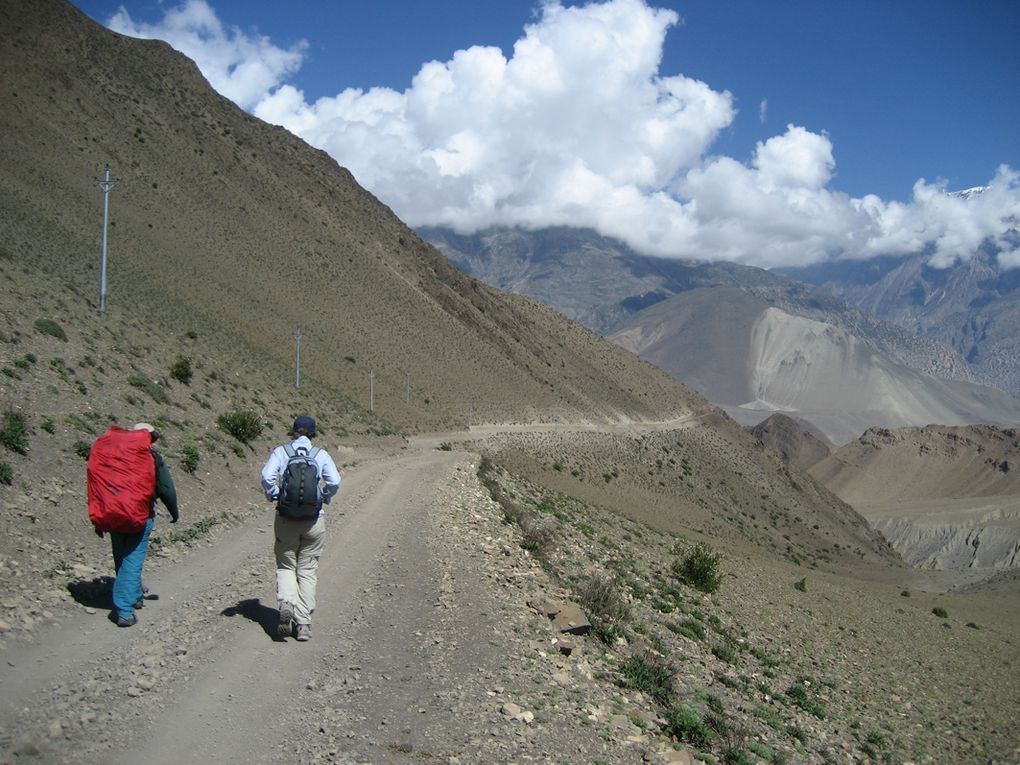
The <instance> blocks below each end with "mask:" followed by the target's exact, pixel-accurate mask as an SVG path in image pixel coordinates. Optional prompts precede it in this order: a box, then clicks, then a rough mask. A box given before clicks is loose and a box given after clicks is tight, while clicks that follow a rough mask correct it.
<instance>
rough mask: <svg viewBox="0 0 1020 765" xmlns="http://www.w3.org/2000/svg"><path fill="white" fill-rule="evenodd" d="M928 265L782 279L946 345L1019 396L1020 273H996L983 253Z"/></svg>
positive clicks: (836, 269) (847, 267)
mask: <svg viewBox="0 0 1020 765" xmlns="http://www.w3.org/2000/svg"><path fill="white" fill-rule="evenodd" d="M927 261H928V256H927V255H920V254H919V255H912V256H906V257H901V258H893V257H886V258H876V259H874V260H871V261H862V262H856V261H854V262H841V263H822V264H818V265H816V266H810V267H807V268H802V269H786V270H784V273H787V274H789V275H790V276H793V277H794V278H797V279H801V280H803V281H807V282H810V283H812V284H816V285H818V286H820V287H821V288H823V289H825V290H827V291H828V292H830V293H832V294H834V295H837V296H839V297H841V298H843V299H845V300H849V301H851V302H853V303H855V304H857V305H859V306H860V307H861V308H863V309H864V310H867V311H870V312H872V313H873V314H875V315H876V316H878V317H880V318H882V319H885V320H886V321H889V322H892V323H894V324H897V325H899V326H901V327H904V328H905V329H907V330H909V331H913V332H917V333H920V334H924V335H926V336H928V337H931V338H935V339H937V340H939V341H941V342H943V343H946V344H947V345H950V346H952V347H953V348H955V349H956V350H957V351H958V352H959V353H960V354H961V355H962V356H964V357H965V358H966V359H967V362H968V363H969V365H970V366H971V368H972V369H973V370H974V373H975V375H977V376H978V377H979V378H980V379H982V380H986V381H988V382H990V383H991V384H993V385H996V386H998V387H1000V388H1002V389H1003V390H1007V391H1010V392H1012V393H1018V392H1020V374H1018V372H1020V344H1018V341H1017V337H1018V336H1020V333H1018V328H1020V269H1011V270H1004V269H1002V268H1001V267H1000V266H999V264H998V260H997V258H996V256H995V252H994V251H993V250H991V249H988V248H986V247H982V248H981V249H979V250H978V251H977V252H976V253H974V255H973V256H972V257H971V258H970V259H969V260H966V261H961V262H957V263H955V264H954V265H952V266H951V267H949V268H945V269H938V268H932V267H931V266H929V265H928V264H927Z"/></svg>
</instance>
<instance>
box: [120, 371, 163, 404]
mask: <svg viewBox="0 0 1020 765" xmlns="http://www.w3.org/2000/svg"><path fill="white" fill-rule="evenodd" d="M127 381H128V385H131V386H132V387H135V388H138V389H139V390H141V391H143V392H144V393H147V394H148V396H149V398H151V399H152V400H153V401H155V402H156V403H157V404H169V403H170V397H169V396H168V395H167V394H166V391H165V390H163V388H162V387H160V385H159V383H156V382H153V381H152V380H150V379H149V378H148V377H146V376H145V375H142V374H133V375H131V376H130V377H128V380H127Z"/></svg>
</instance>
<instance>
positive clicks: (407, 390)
mask: <svg viewBox="0 0 1020 765" xmlns="http://www.w3.org/2000/svg"><path fill="white" fill-rule="evenodd" d="M404 403H405V404H410V403H411V373H410V372H407V376H406V377H405V379H404Z"/></svg>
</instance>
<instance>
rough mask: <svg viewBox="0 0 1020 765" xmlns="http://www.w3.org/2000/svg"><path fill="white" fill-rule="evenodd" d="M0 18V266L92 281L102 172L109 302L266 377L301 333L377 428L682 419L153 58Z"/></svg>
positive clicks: (290, 143) (519, 301)
mask: <svg viewBox="0 0 1020 765" xmlns="http://www.w3.org/2000/svg"><path fill="white" fill-rule="evenodd" d="M3 6H4V12H5V24H4V27H3V30H2V33H0V57H2V59H3V61H4V62H5V87H4V88H3V91H2V93H0V172H2V173H3V176H4V178H5V183H4V184H3V185H2V187H0V224H2V225H3V228H4V231H5V233H6V236H5V242H4V245H3V248H4V249H3V252H2V253H0V256H3V257H6V258H9V259H10V260H11V261H12V262H15V263H26V264H31V265H33V266H34V267H37V268H40V269H43V270H45V271H47V272H49V273H51V274H53V275H54V276H55V277H59V278H61V279H64V280H67V281H68V282H71V283H75V284H78V285H82V286H83V287H84V286H85V285H95V284H97V283H98V267H99V249H100V247H99V244H100V236H101V225H100V224H101V193H100V191H99V189H98V188H96V186H95V185H94V182H93V179H95V178H96V177H97V176H98V175H100V173H101V171H102V167H103V165H104V164H106V163H109V165H110V166H111V168H112V173H113V176H114V178H116V179H119V183H118V185H117V186H115V187H114V188H113V190H112V191H111V194H110V228H109V272H108V281H109V298H108V304H109V305H117V306H121V307H124V308H128V309H130V310H132V311H135V312H138V313H140V314H143V315H145V316H146V317H147V320H148V321H149V322H150V323H151V324H152V325H153V326H158V327H160V328H162V329H163V330H165V331H172V332H177V333H184V332H188V331H191V332H195V333H197V334H198V335H199V336H200V337H202V338H203V342H208V343H222V344H223V345H224V347H226V346H232V347H235V348H236V353H238V354H242V355H245V356H247V357H250V358H254V359H262V360H263V363H264V365H265V366H266V367H267V368H270V367H273V368H282V369H286V368H287V367H288V366H290V365H291V364H292V361H293V359H294V357H295V338H294V334H295V332H296V330H298V329H300V330H301V333H302V340H301V342H302V345H301V352H302V355H301V362H302V382H303V384H305V385H307V386H313V385H320V386H326V387H328V388H332V389H335V390H338V391H341V392H343V393H345V394H346V395H348V396H349V397H350V398H351V399H352V400H356V401H359V402H363V404H365V405H367V404H369V402H370V393H371V395H372V400H371V403H373V404H374V407H375V409H376V411H377V413H378V414H379V415H380V416H382V417H384V418H385V419H386V420H387V421H389V422H390V423H392V424H393V425H396V426H399V427H405V428H411V429H416V428H423V427H436V426H443V425H449V424H456V423H467V422H476V421H480V420H491V419H519V418H528V419H531V418H544V419H556V418H573V419H576V418H585V417H601V418H611V419H615V418H620V417H624V418H655V417H662V416H668V415H672V414H675V413H680V412H684V411H688V410H689V409H691V408H692V407H696V406H698V405H699V404H698V402H699V401H700V399H699V398H698V397H697V396H693V394H689V393H687V392H684V391H682V390H680V389H679V388H677V386H676V385H675V384H674V383H673V382H672V381H671V380H669V379H668V377H667V376H666V375H664V374H662V373H660V372H658V371H657V370H655V369H653V368H652V367H651V366H649V365H647V364H643V363H641V362H640V361H638V360H636V359H634V358H633V357H632V356H630V355H629V354H627V353H624V352H622V351H621V350H619V349H618V348H615V347H613V346H612V345H611V344H608V343H605V342H604V341H602V340H601V339H599V338H598V337H597V336H596V335H594V334H593V333H591V332H589V331H587V330H584V329H582V328H581V327H578V326H577V325H574V324H571V323H569V322H567V321H565V320H563V318H562V317H560V316H559V315H557V314H555V313H554V312H553V311H550V310H549V309H547V308H545V307H544V306H542V305H540V304H538V303H536V302H535V301H532V300H528V299H526V298H522V297H518V296H512V295H504V294H501V293H499V292H497V291H496V290H494V289H492V288H490V287H488V286H486V285H484V284H481V283H479V282H477V281H475V280H473V279H470V278H467V277H465V276H464V275H463V274H461V273H460V272H458V271H457V270H456V269H455V268H453V267H452V266H451V265H450V264H449V263H448V262H447V261H446V260H445V259H444V258H443V257H442V256H441V255H440V254H439V253H437V252H436V251H435V250H434V249H433V248H431V247H430V246H428V245H426V244H425V243H424V242H422V241H421V240H420V239H419V238H418V237H417V236H416V235H415V234H414V233H413V232H412V231H411V230H409V229H408V228H407V227H406V226H404V225H403V224H402V223H401V222H400V221H399V220H398V219H397V218H396V217H395V216H393V214H392V213H391V212H390V211H389V209H388V208H386V207H385V206H384V205H382V204H381V203H380V202H379V201H378V200H377V199H375V198H374V197H372V196H371V195H370V194H368V193H367V192H365V191H364V190H363V189H361V187H359V186H358V185H357V183H356V182H355V181H354V179H353V178H352V177H351V175H350V173H348V172H347V171H346V170H344V169H343V168H341V167H339V166H337V165H336V163H335V162H334V161H333V160H332V159H330V158H329V157H328V156H327V155H326V154H324V153H323V152H320V151H316V150H314V149H311V148H310V147H308V146H307V145H306V144H304V143H303V142H301V141H300V140H298V139H297V138H295V137H294V136H292V135H291V134H289V133H288V132H286V131H285V130H283V129H281V128H278V127H273V126H270V125H267V124H265V123H263V122H261V121H259V120H256V119H254V118H252V117H251V116H249V115H247V114H245V113H244V112H242V111H241V110H240V109H238V108H237V107H235V106H234V105H233V104H231V103H230V102H228V101H226V100H225V99H223V98H222V97H220V96H219V95H217V94H215V93H214V92H213V91H212V90H211V89H210V88H209V87H208V84H207V83H206V82H205V81H204V80H203V78H202V77H201V75H200V74H199V72H198V70H197V69H196V67H195V66H194V64H193V63H192V62H190V61H188V60H187V59H185V58H184V57H183V56H181V55H179V54H177V53H176V52H174V51H173V50H172V49H170V48H169V46H167V45H166V44H164V43H161V42H157V41H143V40H134V39H128V38H124V37H120V36H118V35H115V34H113V33H111V32H109V31H107V30H105V29H103V28H101V27H99V26H98V25H96V24H95V23H94V22H92V21H90V20H88V19H87V18H85V17H84V16H83V15H82V14H80V13H79V12H78V11H76V10H75V9H74V8H73V7H71V6H69V5H67V4H65V3H61V2H57V1H56V0H42V1H41V2H33V3H16V2H10V1H8V2H4V3H3ZM223 352H224V353H226V352H227V351H226V350H224V351H223ZM370 375H372V384H373V388H372V390H371V391H370V388H369V386H370ZM289 376H290V375H289V374H287V375H285V376H284V379H283V380H281V382H285V380H286V379H287V377H289Z"/></svg>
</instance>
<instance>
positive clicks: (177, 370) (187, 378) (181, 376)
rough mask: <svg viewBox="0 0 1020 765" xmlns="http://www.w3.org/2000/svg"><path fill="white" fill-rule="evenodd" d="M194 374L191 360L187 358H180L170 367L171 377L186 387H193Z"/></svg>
mask: <svg viewBox="0 0 1020 765" xmlns="http://www.w3.org/2000/svg"><path fill="white" fill-rule="evenodd" d="M193 374H194V373H193V372H192V369H191V359H189V358H187V357H186V356H178V357H177V360H176V361H175V362H174V363H173V364H171V365H170V376H171V377H172V378H174V379H175V380H177V382H180V383H183V384H184V385H191V378H192V375H193Z"/></svg>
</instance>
